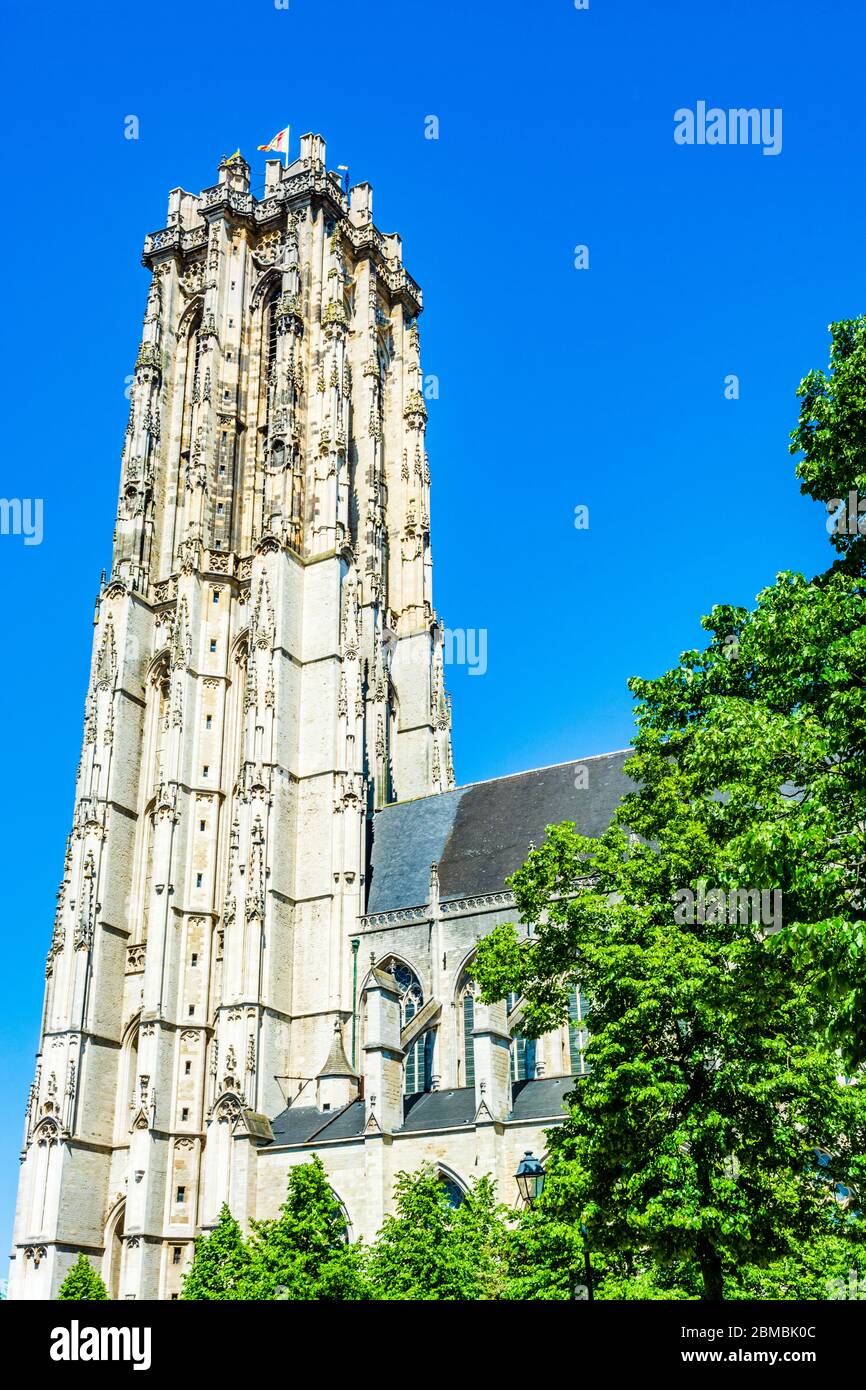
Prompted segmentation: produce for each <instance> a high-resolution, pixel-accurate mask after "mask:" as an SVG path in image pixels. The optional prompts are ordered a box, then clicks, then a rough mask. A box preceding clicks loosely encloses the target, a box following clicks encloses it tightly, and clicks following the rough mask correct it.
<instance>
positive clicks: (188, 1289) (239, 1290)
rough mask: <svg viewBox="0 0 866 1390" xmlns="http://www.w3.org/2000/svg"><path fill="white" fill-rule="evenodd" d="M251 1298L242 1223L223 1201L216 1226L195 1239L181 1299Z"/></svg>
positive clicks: (249, 1266)
mask: <svg viewBox="0 0 866 1390" xmlns="http://www.w3.org/2000/svg"><path fill="white" fill-rule="evenodd" d="M252 1297H255V1294H254V1293H253V1292H252V1291H251V1261H250V1253H249V1250H248V1248H247V1244H246V1242H245V1241H244V1237H243V1233H242V1231H241V1228H240V1226H239V1225H238V1223H237V1221H235V1219H234V1217H233V1216H232V1214H231V1212H230V1211H229V1209H228V1207H227V1206H226V1205H225V1203H223V1206H222V1209H221V1211H220V1214H219V1221H218V1222H217V1224H216V1226H215V1227H214V1229H213V1230H212V1231H211V1232H210V1234H209V1235H206V1236H199V1237H198V1239H197V1240H196V1243H195V1256H194V1258H193V1262H192V1264H191V1266H190V1268H189V1270H188V1271H187V1273H186V1274H185V1275H184V1280H183V1292H182V1293H181V1298H188V1299H195V1300H226V1299H232V1300H235V1301H241V1300H244V1299H248V1298H252Z"/></svg>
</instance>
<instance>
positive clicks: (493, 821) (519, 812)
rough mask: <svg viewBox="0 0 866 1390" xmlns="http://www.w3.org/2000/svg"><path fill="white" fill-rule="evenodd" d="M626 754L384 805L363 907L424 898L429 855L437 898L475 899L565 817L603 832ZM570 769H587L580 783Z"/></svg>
mask: <svg viewBox="0 0 866 1390" xmlns="http://www.w3.org/2000/svg"><path fill="white" fill-rule="evenodd" d="M630 755H631V749H622V750H620V751H619V752H616V753H602V754H600V755H598V756H597V757H592V758H583V759H576V760H575V761H574V762H569V763H558V764H556V765H555V766H554V767H542V768H536V769H534V770H533V771H531V772H518V773H515V774H513V775H512V776H510V777H495V778H493V779H492V780H491V781H489V782H475V783H472V784H471V785H470V786H468V787H457V788H456V789H455V790H454V791H450V792H440V793H438V794H437V795H434V796H422V797H418V798H417V799H416V800H415V801H397V802H394V803H393V804H392V805H390V806H383V807H382V808H381V810H379V811H377V812H376V814H375V816H374V818H373V850H372V857H371V867H370V887H369V895H368V899H367V912H368V913H373V912H393V911H395V910H397V909H399V908H406V907H418V906H420V905H422V904H423V903H426V902H427V901H428V899H429V883H430V865H431V863H432V862H433V861H434V860H435V861H436V863H437V864H438V865H439V895H440V897H441V898H466V897H475V896H479V895H482V894H487V893H498V892H500V891H501V890H502V888H503V886H504V883H505V880H506V878H507V877H508V876H509V874H512V873H513V872H514V870H515V869H518V868H519V867H520V865H521V864H522V863H523V861H524V859H525V858H526V853H527V850H528V848H529V844H530V842H532V843H534V844H536V845H540V844H541V843H542V841H543V839H544V832H545V828H546V827H547V826H548V825H554V824H557V823H558V822H559V821H564V820H570V821H574V822H575V824H576V826H577V828H578V830H579V831H580V833H581V834H583V835H599V834H601V832H602V831H603V830H605V829H606V828H607V826H608V825H609V824H610V820H611V817H612V816H613V813H614V811H615V810H616V807H617V805H618V804H619V802H620V801H621V800H622V798H623V796H625V795H626V793H627V792H629V791H631V790H632V789H633V786H634V784H633V783H632V781H631V779H630V778H629V777H628V776H627V775H626V773H625V771H624V767H625V762H626V759H627V758H628V757H630ZM577 768H585V769H586V773H587V785H586V786H585V787H583V788H581V789H578V788H576V787H575V773H576V769H577Z"/></svg>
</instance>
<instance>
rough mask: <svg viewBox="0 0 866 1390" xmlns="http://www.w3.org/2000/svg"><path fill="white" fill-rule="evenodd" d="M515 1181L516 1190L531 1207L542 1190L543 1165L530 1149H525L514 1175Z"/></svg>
mask: <svg viewBox="0 0 866 1390" xmlns="http://www.w3.org/2000/svg"><path fill="white" fill-rule="evenodd" d="M514 1176H515V1178H516V1179H517V1190H518V1192H519V1193H520V1195H521V1197H522V1198H523V1200H524V1202H525V1203H526V1205H527V1206H531V1205H532V1203H533V1202H534V1201H535V1199H536V1198H537V1197H540V1196H541V1193H542V1189H543V1188H544V1164H543V1163H541V1162H540V1161H539V1160H538V1159H537V1158H536V1157H535V1155H534V1154H533V1153H532V1151H531V1149H527V1150H526V1153H525V1154H524V1155H523V1157H522V1159H521V1160H520V1162H519V1164H518V1165H517V1172H516V1173H515V1175H514Z"/></svg>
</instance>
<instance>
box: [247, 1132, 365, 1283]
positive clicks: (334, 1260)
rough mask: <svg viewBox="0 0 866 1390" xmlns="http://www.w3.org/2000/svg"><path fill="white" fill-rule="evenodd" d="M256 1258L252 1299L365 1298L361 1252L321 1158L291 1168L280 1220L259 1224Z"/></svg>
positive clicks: (253, 1254)
mask: <svg viewBox="0 0 866 1390" xmlns="http://www.w3.org/2000/svg"><path fill="white" fill-rule="evenodd" d="M250 1258H251V1271H250V1288H251V1292H250V1294H249V1297H252V1298H257V1299H272V1298H279V1299H289V1300H296V1299H320V1300H327V1301H338V1300H347V1299H361V1298H364V1297H365V1285H364V1280H363V1277H362V1272H361V1252H360V1250H359V1248H358V1247H357V1246H355V1245H351V1244H349V1242H348V1240H347V1233H346V1218H345V1214H344V1212H343V1210H342V1208H341V1206H340V1204H339V1202H338V1201H337V1198H336V1197H335V1196H334V1193H333V1192H332V1190H331V1188H330V1186H329V1185H328V1181H327V1178H326V1176H325V1169H324V1167H323V1165H322V1161H321V1159H320V1158H319V1157H318V1155H316V1156H314V1157H313V1158H312V1159H311V1161H310V1162H309V1163H303V1164H299V1165H298V1166H297V1167H294V1168H292V1169H291V1172H290V1173H289V1186H288V1194H287V1197H286V1200H285V1202H284V1203H283V1206H282V1207H281V1209H280V1214H279V1216H277V1217H276V1218H275V1219H274V1220H273V1221H258V1222H255V1223H254V1227H253V1236H252V1239H251V1242H250Z"/></svg>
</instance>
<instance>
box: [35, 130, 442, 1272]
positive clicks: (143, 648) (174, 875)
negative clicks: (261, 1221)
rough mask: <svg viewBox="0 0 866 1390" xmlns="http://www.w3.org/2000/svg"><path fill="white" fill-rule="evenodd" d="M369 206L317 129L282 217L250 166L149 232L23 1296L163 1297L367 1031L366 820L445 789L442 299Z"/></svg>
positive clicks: (237, 164) (38, 1080) (173, 206)
mask: <svg viewBox="0 0 866 1390" xmlns="http://www.w3.org/2000/svg"><path fill="white" fill-rule="evenodd" d="M371 209H372V190H371V189H370V187H369V185H367V184H360V185H358V186H357V187H355V188H353V189H352V191H351V194H350V196H349V198H348V200H347V199H346V198H345V197H344V194H343V191H342V188H341V185H340V180H339V178H338V176H337V175H335V174H332V173H329V172H328V170H327V168H326V165H325V145H324V142H323V140H322V139H321V138H320V137H319V136H316V135H306V136H304V137H303V139H302V141H301V153H300V158H299V159H298V160H296V161H295V163H294V164H292V165H291V166H290V167H289V168H287V169H283V168H282V167H281V165H280V162H279V161H278V160H271V161H269V162H268V164H267V173H266V185H265V190H264V196H263V197H262V198H261V199H260V200H257V199H256V198H255V197H254V196H253V194H252V193H251V192H250V190H249V168H248V166H247V164H246V163H245V162H244V161H243V159H241V158H240V157H239V156H235V157H234V158H232V159H229V160H226V161H224V162H223V163H222V164H221V165H220V169H219V182H218V183H217V184H216V185H215V186H214V187H212V188H207V189H205V190H204V191H203V192H202V193H201V194H198V195H195V194H190V193H185V192H183V191H182V190H181V189H175V190H174V191H173V192H172V193H171V194H170V195H169V205H168V219H167V220H168V225H167V227H166V228H165V229H164V230H162V231H159V232H156V233H154V234H153V235H151V236H149V237H148V238H147V240H146V242H145V248H144V256H143V260H144V264H145V266H146V267H147V268H148V269H149V270H150V272H151V276H152V278H151V282H150V288H149V291H148V296H147V308H146V313H145V318H144V329H143V334H142V341H141V346H140V348H139V351H138V358H137V361H136V364H135V375H134V383H133V386H132V391H131V410H130V415H129V424H128V427H127V432H126V442H125V445H124V449H123V454H122V469H121V485H120V501H119V506H118V513H117V525H116V530H115V536H114V558H113V565H112V572H111V576H110V579H109V580H108V582H107V583H103V586H102V588H101V591H100V593H99V597H98V600H97V605H96V614H95V619H94V628H95V630H94V638H93V661H92V668H91V676H90V683H89V686H88V690H87V697H86V706H85V721H84V742H83V748H82V754H81V763H80V766H79V771H78V782H77V788H76V796H75V810H74V817H73V825H72V832H71V835H70V837H69V841H68V846H67V850H66V858H65V864H64V871H63V881H62V883H61V885H60V891H59V893H58V897H57V913H56V918H55V925H54V934H53V938H52V942H51V947H50V950H49V954H48V965H47V971H46V974H47V984H46V994H45V1007H44V1015H43V1022H42V1035H41V1041H40V1048H39V1057H38V1060H37V1067H36V1075H35V1080H34V1082H33V1085H32V1087H31V1093H30V1099H29V1103H28V1107H27V1118H26V1129H25V1138H24V1150H23V1166H22V1175H21V1182H20V1189H19V1201H18V1212H17V1218H16V1231H15V1245H14V1252H13V1262H12V1277H11V1280H10V1296H11V1297H23V1298H50V1297H52V1296H53V1295H55V1294H56V1292H57V1288H58V1286H59V1284H60V1282H61V1280H62V1278H63V1276H64V1274H65V1272H66V1269H67V1268H68V1266H69V1264H70V1263H71V1262H72V1260H73V1259H74V1255H75V1252H77V1251H78V1250H82V1249H83V1250H85V1251H86V1252H88V1253H90V1254H91V1255H92V1256H93V1257H94V1259H95V1261H96V1262H97V1264H98V1265H99V1264H101V1267H102V1269H103V1273H104V1274H105V1275H106V1277H107V1280H108V1282H109V1285H110V1287H111V1289H112V1292H113V1294H114V1296H116V1297H117V1296H119V1297H130V1296H132V1297H137V1298H155V1297H158V1296H159V1293H160V1290H161V1289H162V1288H164V1282H165V1281H164V1270H165V1264H166V1261H167V1260H168V1259H169V1252H170V1249H171V1242H172V1240H174V1241H175V1242H176V1241H177V1240H178V1239H183V1238H186V1239H189V1237H190V1236H191V1235H193V1234H194V1233H195V1231H196V1230H197V1229H199V1228H201V1227H202V1226H207V1225H209V1224H210V1223H212V1222H213V1221H214V1219H215V1217H216V1214H217V1212H218V1209H219V1205H220V1203H221V1202H222V1201H223V1200H224V1199H225V1197H226V1195H227V1192H228V1188H229V1182H230V1176H229V1168H230V1165H231V1163H232V1161H233V1157H232V1145H231V1142H230V1137H229V1136H230V1134H231V1133H234V1132H236V1130H237V1126H238V1123H239V1122H240V1123H241V1124H243V1123H247V1124H248V1125H251V1126H255V1123H256V1120H257V1117H258V1116H260V1115H275V1114H276V1113H277V1112H278V1111H280V1110H281V1109H282V1108H283V1106H284V1105H285V1096H286V1093H287V1089H288V1088H291V1089H292V1090H293V1092H297V1091H298V1089H299V1088H300V1087H303V1085H304V1084H305V1083H307V1082H309V1081H310V1079H312V1078H315V1077H316V1075H317V1073H318V1072H319V1069H320V1067H321V1066H322V1064H323V1061H324V1059H325V1058H326V1057H327V1056H328V1055H329V1052H330V1050H331V1046H332V1043H333V1038H334V1028H335V1024H340V1023H344V1022H345V1021H346V1020H347V1018H348V1017H349V1016H350V1015H351V1013H352V1010H353V1008H354V1006H355V1001H354V999H353V991H352V972H351V964H352V953H351V937H352V933H353V931H354V930H355V927H356V924H357V921H358V918H359V915H360V914H362V913H363V912H364V908H365V903H364V897H365V875H366V870H367V859H368V837H369V825H370V821H371V817H372V815H373V812H374V810H375V809H376V808H377V807H379V806H382V805H384V804H386V803H388V802H391V801H393V800H395V799H397V798H398V797H399V799H400V800H406V799H407V798H412V797H417V796H423V795H425V794H429V793H431V792H436V791H440V790H444V789H446V788H448V787H449V786H450V785H451V783H452V772H451V756H450V738H449V709H448V704H447V701H446V697H445V693H444V687H443V675H442V652H441V637H440V628H439V625H438V623H437V620H436V615H435V613H434V610H433V606H432V599H431V572H430V546H429V507H428V484H429V473H428V463H427V456H426V453H425V449H424V428H425V420H426V411H425V408H424V400H423V394H422V390H421V382H422V378H421V367H420V361H419V344H418V329H417V317H418V314H419V313H420V310H421V293H420V290H419V289H418V286H417V285H416V284H415V282H414V281H413V280H412V278H411V277H410V276H409V275H408V274H407V272H406V271H405V270H404V268H403V266H402V263H401V243H400V238H399V237H398V236H396V235H390V236H389V235H384V234H382V233H381V232H379V231H378V230H377V229H376V227H375V226H374V224H373V220H372V211H371ZM231 1182H232V1183H233V1185H234V1187H235V1190H236V1189H237V1185H238V1182H239V1177H238V1174H237V1172H235V1173H234V1174H233V1175H232V1176H231Z"/></svg>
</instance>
